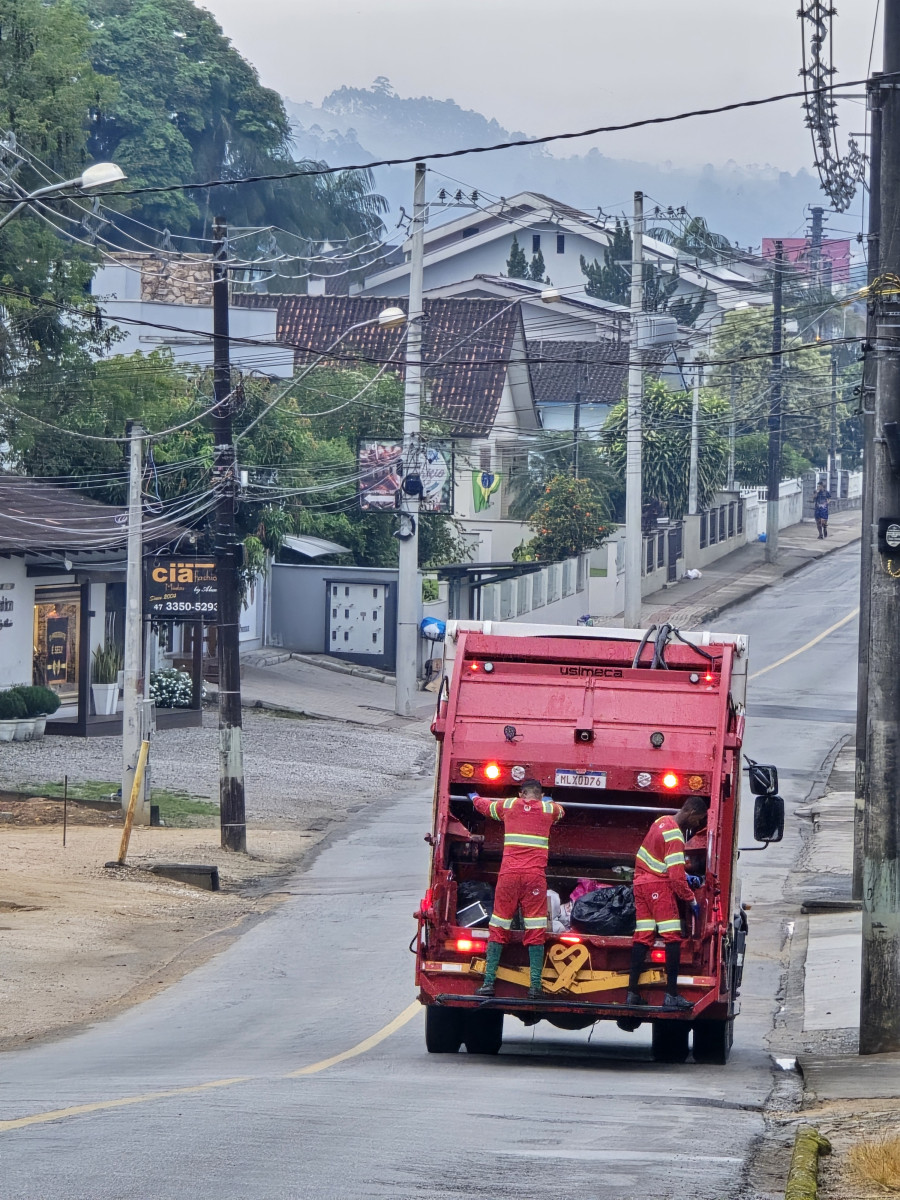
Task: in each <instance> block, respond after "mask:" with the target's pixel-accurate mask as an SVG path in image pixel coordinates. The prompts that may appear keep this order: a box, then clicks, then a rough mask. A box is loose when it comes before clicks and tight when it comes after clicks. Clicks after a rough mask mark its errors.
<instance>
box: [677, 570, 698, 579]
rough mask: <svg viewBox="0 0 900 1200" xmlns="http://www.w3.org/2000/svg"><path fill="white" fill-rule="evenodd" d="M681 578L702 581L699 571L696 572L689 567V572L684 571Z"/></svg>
mask: <svg viewBox="0 0 900 1200" xmlns="http://www.w3.org/2000/svg"><path fill="white" fill-rule="evenodd" d="M681 578H682V579H702V578H703V574H702V572H701V571H698V570H697V568H696V567H691V568H690V569H689V570H687V571H685V573H684V574H683V575H682V577H681Z"/></svg>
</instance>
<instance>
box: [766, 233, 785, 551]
mask: <svg viewBox="0 0 900 1200" xmlns="http://www.w3.org/2000/svg"><path fill="white" fill-rule="evenodd" d="M783 270H784V244H783V243H782V242H780V241H777V242H776V243H775V279H774V281H773V284H772V366H771V370H770V372H769V476H768V478H769V489H768V500H767V503H766V562H768V563H772V562H775V559H776V558H777V557H778V497H779V494H780V491H781V374H782V362H781V335H782V329H781V291H782V283H783Z"/></svg>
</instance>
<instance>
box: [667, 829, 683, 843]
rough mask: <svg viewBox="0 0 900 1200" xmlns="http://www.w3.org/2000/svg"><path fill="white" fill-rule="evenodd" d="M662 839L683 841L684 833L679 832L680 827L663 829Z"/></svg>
mask: <svg viewBox="0 0 900 1200" xmlns="http://www.w3.org/2000/svg"><path fill="white" fill-rule="evenodd" d="M663 841H664V842H683V841H684V834H683V833H682V832H681V830H680V829H664V830H663Z"/></svg>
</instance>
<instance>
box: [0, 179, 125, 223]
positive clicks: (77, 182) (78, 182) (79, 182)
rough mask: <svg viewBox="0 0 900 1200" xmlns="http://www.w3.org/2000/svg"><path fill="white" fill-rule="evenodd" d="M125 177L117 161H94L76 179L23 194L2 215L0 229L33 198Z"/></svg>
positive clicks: (85, 188)
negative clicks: (16, 202)
mask: <svg viewBox="0 0 900 1200" xmlns="http://www.w3.org/2000/svg"><path fill="white" fill-rule="evenodd" d="M124 178H125V172H124V171H123V170H122V168H121V167H117V166H116V164H115V163H94V165H93V166H91V167H87V168H86V169H85V170H84V171H83V172H82V174H81V175H79V176H78V177H77V178H76V179H63V180H60V182H59V183H49V184H48V185H47V186H46V187H42V188H38V189H37V191H35V192H29V193H28V195H27V196H23V197H22V199H21V200H20V201H19V203H18V204H14V205H13V207H12V208H11V209H10V210H9V212H8V213H6V214H5V215H4V216H2V217H0V229H2V228H3V226H4V225H5V224H6V222H7V221H11V220H12V219H13V217H14V216H15V215H16V213H20V212H21V211H22V209H23V208H25V207H26V205H28V204H30V203H31V201H32V200H39V199H40V198H41V197H42V196H53V195H55V194H56V193H57V192H62V191H64V190H65V189H66V188H81V189H82V190H87V189H89V188H96V187H103V185H104V184H106V183H118V182H119V180H120V179H124Z"/></svg>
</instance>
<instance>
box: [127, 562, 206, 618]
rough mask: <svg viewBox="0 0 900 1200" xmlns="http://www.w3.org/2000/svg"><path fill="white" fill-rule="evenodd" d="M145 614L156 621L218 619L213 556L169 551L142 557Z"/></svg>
mask: <svg viewBox="0 0 900 1200" xmlns="http://www.w3.org/2000/svg"><path fill="white" fill-rule="evenodd" d="M144 615H145V616H148V617H151V618H152V619H153V620H155V621H216V620H218V616H219V604H218V584H217V581H216V564H215V560H214V559H212V558H173V557H171V556H169V555H155V556H152V557H150V558H148V559H145V560H144Z"/></svg>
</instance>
